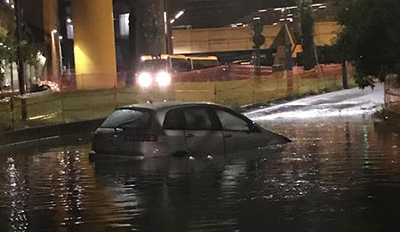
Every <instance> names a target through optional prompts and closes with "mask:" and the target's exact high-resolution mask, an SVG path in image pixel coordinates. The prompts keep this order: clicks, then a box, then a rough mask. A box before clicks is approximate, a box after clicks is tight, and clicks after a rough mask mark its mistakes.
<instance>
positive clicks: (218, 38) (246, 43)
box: [173, 22, 341, 54]
mask: <svg viewBox="0 0 400 232" xmlns="http://www.w3.org/2000/svg"><path fill="white" fill-rule="evenodd" d="M281 30H283V26H282V25H266V26H264V31H263V35H264V36H265V38H266V41H265V44H264V45H263V46H262V47H261V49H271V48H277V46H278V44H279V41H277V40H279V39H280V38H279V36H278V35H279V32H281ZM340 30H341V28H340V25H339V24H338V23H337V22H317V23H316V24H315V37H314V40H315V44H316V45H317V46H324V45H332V44H333V43H334V40H335V38H336V37H337V34H338V33H339V32H340ZM173 38H174V39H173V47H174V53H176V54H193V53H209V52H226V51H245V50H252V49H253V41H252V40H253V32H252V30H251V28H250V27H223V28H211V29H188V30H173ZM292 45H293V44H292Z"/></svg>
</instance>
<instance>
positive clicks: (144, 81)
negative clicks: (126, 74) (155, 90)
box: [138, 73, 153, 88]
mask: <svg viewBox="0 0 400 232" xmlns="http://www.w3.org/2000/svg"><path fill="white" fill-rule="evenodd" d="M152 82H153V78H151V76H150V74H148V73H141V74H140V75H139V77H138V83H139V85H140V86H141V87H143V88H147V87H149V86H150V85H151V83H152Z"/></svg>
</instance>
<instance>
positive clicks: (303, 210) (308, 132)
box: [0, 119, 400, 232]
mask: <svg viewBox="0 0 400 232" xmlns="http://www.w3.org/2000/svg"><path fill="white" fill-rule="evenodd" d="M266 127H267V128H269V129H272V130H274V131H277V132H280V133H282V134H285V135H287V136H289V137H290V138H292V139H293V141H294V142H293V143H292V144H289V145H288V146H285V147H282V148H274V149H272V148H271V149H260V150H258V151H257V152H249V153H243V154H235V155H229V156H227V157H214V159H213V160H211V161H210V160H206V159H205V158H204V159H196V160H195V161H188V160H187V159H183V158H172V157H168V158H162V159H153V160H145V161H118V160H108V161H102V162H95V163H90V162H89V160H88V152H89V149H90V145H88V144H86V145H85V144H82V145H76V146H65V147H59V148H52V149H45V150H35V149H33V148H29V149H25V150H29V151H24V152H22V151H13V152H12V153H7V152H3V154H0V231H174V232H175V231H177V232H178V231H251V232H252V231H335V232H336V231H400V151H399V148H398V146H400V137H399V136H398V135H397V134H394V133H390V132H387V130H386V131H385V130H383V129H379V128H376V127H374V125H373V123H372V122H371V121H370V120H363V119H337V120H333V121H319V122H316V121H315V120H314V121H306V122H304V121H302V122H301V121H293V122H288V121H285V122H274V123H267V125H266Z"/></svg>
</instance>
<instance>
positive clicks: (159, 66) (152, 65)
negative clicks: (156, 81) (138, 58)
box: [139, 59, 167, 72]
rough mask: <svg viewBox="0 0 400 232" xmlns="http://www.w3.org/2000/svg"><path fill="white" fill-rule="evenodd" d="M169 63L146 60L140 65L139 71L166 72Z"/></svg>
mask: <svg viewBox="0 0 400 232" xmlns="http://www.w3.org/2000/svg"><path fill="white" fill-rule="evenodd" d="M166 68H167V61H166V60H161V59H159V60H145V61H143V62H142V63H140V66H139V70H142V71H147V72H151V71H153V72H157V71H161V70H166Z"/></svg>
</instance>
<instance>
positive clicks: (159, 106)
mask: <svg viewBox="0 0 400 232" xmlns="http://www.w3.org/2000/svg"><path fill="white" fill-rule="evenodd" d="M188 106H219V105H216V104H212V103H205V102H184V101H167V102H153V103H141V104H134V105H129V106H124V107H121V109H132V108H144V109H150V110H153V111H159V110H167V109H172V108H177V107H188ZM219 107H221V106H219Z"/></svg>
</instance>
